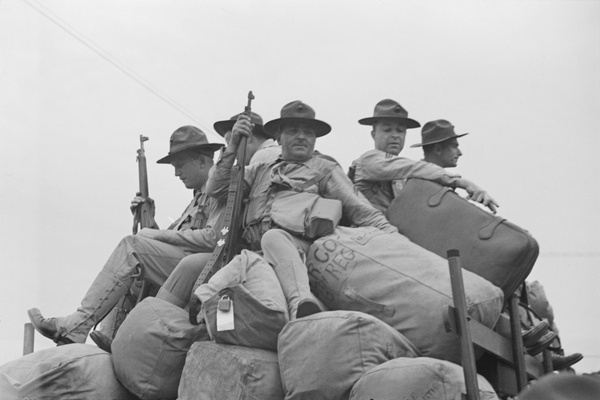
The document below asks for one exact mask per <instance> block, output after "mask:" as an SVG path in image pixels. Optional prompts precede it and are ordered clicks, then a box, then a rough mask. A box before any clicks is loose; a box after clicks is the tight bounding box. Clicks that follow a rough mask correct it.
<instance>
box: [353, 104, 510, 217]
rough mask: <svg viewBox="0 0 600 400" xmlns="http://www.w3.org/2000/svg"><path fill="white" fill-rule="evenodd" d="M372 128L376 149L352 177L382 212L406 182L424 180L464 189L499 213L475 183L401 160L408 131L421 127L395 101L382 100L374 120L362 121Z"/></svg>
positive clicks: (355, 168)
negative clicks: (417, 179)
mask: <svg viewBox="0 0 600 400" xmlns="http://www.w3.org/2000/svg"><path fill="white" fill-rule="evenodd" d="M358 122H359V123H360V124H361V125H371V126H372V127H373V129H372V130H371V136H372V137H373V141H374V142H375V149H373V150H369V151H367V152H366V153H364V154H363V155H361V156H360V157H359V158H358V159H357V160H354V161H353V162H352V166H351V167H350V172H349V176H350V178H351V179H352V181H353V182H354V185H355V186H356V188H357V189H358V190H360V191H361V192H362V194H364V195H365V197H366V198H367V199H368V200H369V201H370V202H371V203H372V204H373V206H375V208H377V209H378V210H380V211H382V212H384V213H385V212H386V210H387V209H388V207H389V206H390V204H391V202H392V200H393V199H394V197H395V196H396V195H397V194H398V191H400V190H402V187H403V185H404V183H405V182H406V179H408V178H421V179H427V180H431V181H434V182H437V183H439V184H441V185H444V186H449V187H452V188H457V187H458V188H462V189H464V190H466V191H467V193H469V198H470V199H471V200H473V201H476V202H478V203H481V204H483V205H484V206H487V207H489V208H490V210H492V212H495V211H496V207H498V203H496V201H495V200H494V199H493V198H492V197H491V196H490V195H489V194H488V193H487V192H486V191H485V190H483V189H481V188H480V187H479V186H477V185H476V184H474V183H473V182H471V181H469V180H467V179H464V178H462V177H460V175H456V174H450V173H448V172H447V171H445V170H444V169H443V168H441V167H439V166H437V165H434V164H431V163H428V162H425V161H413V160H410V159H408V158H403V157H399V156H398V154H400V152H401V151H402V149H403V148H404V140H405V138H406V130H407V129H411V128H417V127H419V126H420V124H419V123H418V122H417V121H415V120H414V119H411V118H408V112H407V111H406V110H405V109H404V108H402V106H401V105H400V104H399V103H398V102H397V101H394V100H391V99H385V100H381V101H380V102H379V103H377V104H376V105H375V111H374V113H373V116H372V117H368V118H363V119H361V120H359V121H358Z"/></svg>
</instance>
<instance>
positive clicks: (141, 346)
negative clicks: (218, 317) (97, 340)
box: [112, 297, 209, 400]
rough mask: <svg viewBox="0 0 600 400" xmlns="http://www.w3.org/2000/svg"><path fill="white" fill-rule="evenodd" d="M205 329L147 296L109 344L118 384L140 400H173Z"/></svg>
mask: <svg viewBox="0 0 600 400" xmlns="http://www.w3.org/2000/svg"><path fill="white" fill-rule="evenodd" d="M208 339H209V337H208V332H207V331H206V326H205V325H204V324H202V325H192V324H191V323H190V322H189V316H188V313H187V312H186V311H184V310H183V309H182V308H179V307H177V306H175V305H173V304H171V303H168V302H166V301H164V300H162V299H158V298H155V297H146V298H145V299H144V300H142V301H141V302H140V303H139V304H138V305H137V306H136V307H135V308H134V309H133V310H132V311H131V312H130V313H129V315H128V316H127V318H126V319H125V321H124V322H123V324H122V325H121V327H120V328H119V330H118V331H117V335H116V336H115V339H114V341H113V342H112V361H113V366H114V369H115V373H116V375H117V378H118V379H119V381H120V382H121V383H122V384H123V385H124V386H125V387H126V388H127V389H129V390H130V391H131V392H132V393H134V394H135V395H136V396H138V397H139V398H140V399H143V400H158V399H164V400H168V399H176V398H177V387H178V386H179V380H180V378H181V371H182V370H183V365H184V363H185V357H186V354H187V352H188V350H189V349H190V347H191V346H192V344H193V343H194V342H195V341H197V340H208Z"/></svg>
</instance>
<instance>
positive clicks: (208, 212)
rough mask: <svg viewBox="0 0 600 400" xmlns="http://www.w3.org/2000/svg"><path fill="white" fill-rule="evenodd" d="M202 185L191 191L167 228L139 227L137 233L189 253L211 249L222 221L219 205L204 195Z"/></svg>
mask: <svg viewBox="0 0 600 400" xmlns="http://www.w3.org/2000/svg"><path fill="white" fill-rule="evenodd" d="M205 189H206V185H205V186H203V187H202V190H196V191H194V198H193V199H192V201H191V202H190V204H189V205H188V206H187V207H186V209H185V210H184V211H183V214H181V216H180V217H179V218H178V219H177V220H176V221H175V222H173V223H172V224H171V226H169V228H167V229H143V230H141V231H140V234H141V235H142V236H144V237H148V238H151V239H155V240H158V241H161V242H163V243H169V244H172V245H174V246H178V247H181V248H182V249H184V250H186V251H189V252H193V253H206V252H211V251H212V250H213V249H214V248H215V246H216V245H217V234H216V232H217V231H218V230H220V229H221V224H222V223H223V218H222V214H223V209H224V207H223V206H222V205H219V203H218V202H217V201H216V200H215V199H213V198H211V197H209V196H208V194H207V193H206V190H205Z"/></svg>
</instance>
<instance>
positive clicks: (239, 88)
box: [0, 0, 600, 372]
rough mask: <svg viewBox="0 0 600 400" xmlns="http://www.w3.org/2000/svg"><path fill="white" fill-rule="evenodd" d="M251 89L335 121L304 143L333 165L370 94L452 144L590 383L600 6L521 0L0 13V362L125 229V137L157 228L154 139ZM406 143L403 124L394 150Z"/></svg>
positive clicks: (170, 202)
mask: <svg viewBox="0 0 600 400" xmlns="http://www.w3.org/2000/svg"><path fill="white" fill-rule="evenodd" d="M249 90H252V91H253V93H254V95H255V100H254V102H253V111H255V112H258V113H259V114H261V115H262V117H263V119H264V120H265V122H266V121H268V120H271V119H274V118H277V117H278V116H279V111H280V109H281V107H282V106H283V105H284V104H286V103H288V102H290V101H293V100H302V101H303V102H305V103H307V104H309V105H310V106H312V107H313V108H314V109H315V111H316V116H317V118H318V119H321V120H324V121H326V122H328V123H329V124H330V125H331V126H332V128H333V130H332V133H330V134H329V135H327V136H325V137H323V138H319V139H318V141H317V149H318V150H320V151H321V152H323V153H326V154H329V155H331V156H333V157H335V158H336V159H337V160H338V161H339V162H340V164H341V165H342V167H343V168H344V169H347V168H348V166H349V165H350V163H351V162H352V160H354V159H355V158H357V157H358V156H359V155H360V154H362V153H363V152H365V151H367V150H369V149H370V148H372V147H373V142H372V139H371V137H370V130H369V127H366V126H363V125H359V124H358V122H357V121H358V120H359V119H361V118H364V117H369V116H372V114H373V108H374V106H375V104H376V103H377V102H378V101H379V100H382V99H384V98H392V99H395V100H397V101H399V102H400V104H402V106H403V107H404V108H405V109H407V110H408V112H409V116H410V117H411V118H414V119H416V120H418V121H420V122H421V124H422V125H423V124H424V123H425V122H427V121H430V120H434V119H440V118H442V119H447V120H449V121H451V122H452V123H453V124H454V125H455V127H456V130H457V132H459V133H465V132H468V133H469V135H468V136H465V137H463V138H461V139H460V146H461V150H462V152H463V157H462V158H461V159H460V161H459V166H458V167H457V168H456V169H455V172H457V173H460V174H461V175H462V176H464V177H465V178H467V179H470V180H472V181H474V182H476V183H477V184H479V185H480V186H482V187H483V188H485V189H486V190H488V191H489V192H490V194H491V195H492V196H493V197H494V198H495V199H496V200H497V201H498V203H499V204H500V208H499V215H501V216H503V217H505V218H507V219H508V220H509V221H511V222H514V223H516V224H517V225H519V226H521V227H523V228H525V229H527V230H529V231H530V232H531V234H532V235H533V236H534V237H535V238H536V239H537V241H538V242H539V244H540V249H541V251H540V257H539V258H538V261H537V263H536V266H535V268H534V269H533V271H532V273H531V275H530V279H531V280H539V281H540V282H541V283H542V284H543V285H544V287H545V288H546V292H547V294H548V297H549V299H550V302H551V304H552V305H553V308H554V311H555V314H556V322H557V324H558V326H559V328H560V333H561V338H562V342H563V346H564V348H565V349H566V351H567V352H575V351H577V352H581V353H583V354H584V356H585V359H584V361H582V362H581V363H579V364H577V366H578V368H577V370H578V371H580V372H591V371H598V370H600V339H599V337H598V335H597V332H598V329H599V328H600V321H599V313H598V309H597V307H598V304H600V294H599V290H598V286H599V284H600V246H599V241H598V237H597V231H598V226H600V208H599V207H598V206H597V199H598V198H599V195H600V190H599V189H598V182H599V178H598V173H599V171H600V161H599V158H598V156H597V154H596V151H597V150H598V149H599V148H600V135H599V134H598V133H600V132H599V129H598V117H599V115H600V113H599V111H600V2H599V1H530V0H524V1H428V0H425V1H391V0H390V1H386V0H379V1H372V0H369V1H367V0H339V1H333V0H320V1H311V0H304V1H296V0H288V1H268V0H254V1H239V0H229V1H191V0H174V1H166V0H163V1H157V0H144V1H141V0H129V1H126V2H124V1H116V0H103V1H98V0H78V1H74V0H52V1H45V2H41V1H35V0H0V139H1V146H0V222H1V223H2V226H3V227H4V229H2V230H1V231H0V243H1V245H0V259H1V260H2V263H1V265H0V268H1V270H0V273H1V278H0V304H1V307H0V364H2V363H4V362H7V361H9V360H12V359H15V358H17V357H19V356H20V355H21V353H22V343H23V340H22V339H23V324H24V323H25V322H27V321H28V320H27V314H26V310H27V309H28V308H31V307H39V308H40V309H41V310H42V312H43V314H44V315H45V316H59V315H66V314H68V313H71V312H73V311H75V308H76V307H77V306H78V305H79V302H80V299H81V298H82V296H83V295H84V294H85V292H86V290H87V288H88V287H89V285H90V284H91V282H92V281H93V279H94V277H95V276H96V274H97V273H98V271H99V270H100V269H101V268H102V266H103V264H104V262H105V261H106V259H107V258H108V256H109V255H110V252H111V251H112V249H113V248H114V247H115V245H116V244H117V243H118V241H119V240H120V239H121V238H122V237H123V236H125V235H127V234H130V232H131V226H132V217H131V214H130V212H129V202H130V200H131V199H132V198H133V196H134V194H135V192H136V191H137V185H138V182H137V179H138V178H137V165H136V150H137V148H138V147H139V136H140V135H141V134H143V135H145V136H148V137H149V138H150V139H149V141H147V142H146V143H145V148H146V156H147V158H148V175H149V185H150V195H151V197H152V198H154V199H155V201H156V208H157V212H156V220H157V222H158V223H159V225H160V226H162V227H166V226H167V225H169V223H170V222H171V221H172V220H174V219H176V218H177V217H178V216H179V215H180V213H181V212H182V211H183V209H184V207H185V206H186V205H187V203H188V202H189V200H190V196H191V195H190V193H189V192H188V191H187V190H186V189H185V187H184V186H183V185H182V183H181V182H180V181H179V180H178V179H176V178H175V177H174V171H173V169H172V167H170V166H168V165H158V164H156V163H155V161H156V160H157V159H159V158H160V157H162V156H164V155H166V153H167V151H168V140H169V137H170V135H171V133H172V132H173V131H174V130H175V129H177V128H178V127H180V126H183V125H190V124H191V125H195V126H198V127H200V128H201V129H202V130H204V131H205V132H206V133H207V135H208V137H209V140H211V141H213V142H222V139H221V138H220V136H218V135H217V134H216V133H215V132H214V130H213V129H212V124H213V123H214V122H215V121H217V120H222V119H228V118H229V117H230V116H232V115H234V114H236V113H238V112H241V111H242V110H243V107H244V105H245V104H246V95H247V93H248V91H249ZM420 141H421V140H420V130H419V129H414V130H409V133H408V135H407V145H406V147H405V149H404V150H403V152H402V155H404V156H406V157H409V158H413V159H420V158H421V157H422V153H421V152H420V150H419V149H411V148H409V146H410V145H411V144H414V143H418V142H420ZM35 346H36V350H37V349H42V348H47V347H51V346H53V343H52V342H51V341H50V340H48V339H46V338H44V337H42V336H40V335H37V334H36V344H35Z"/></svg>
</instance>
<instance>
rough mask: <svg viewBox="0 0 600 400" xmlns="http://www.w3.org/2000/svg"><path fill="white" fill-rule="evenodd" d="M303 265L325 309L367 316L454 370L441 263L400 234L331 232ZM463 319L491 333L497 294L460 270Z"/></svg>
mask: <svg viewBox="0 0 600 400" xmlns="http://www.w3.org/2000/svg"><path fill="white" fill-rule="evenodd" d="M306 265H307V268H308V272H309V277H310V283H311V290H312V291H313V293H314V294H315V295H316V296H317V297H318V298H319V299H320V300H321V301H322V302H323V303H324V304H325V305H326V306H327V307H328V308H329V309H332V310H356V311H362V312H365V313H367V314H370V315H373V316H375V317H377V318H379V319H381V320H382V321H385V322H386V323H388V324H389V325H390V326H392V327H394V328H395V329H396V330H398V332H400V333H402V334H403V335H404V336H406V337H407V338H408V339H409V340H410V341H411V342H412V343H414V344H415V345H416V346H417V348H418V349H419V350H420V352H421V354H422V355H423V356H426V357H433V358H440V359H444V360H448V361H452V362H456V363H458V362H459V360H460V346H459V342H458V337H457V336H456V335H454V334H452V333H447V332H446V330H445V328H444V319H443V311H444V308H445V306H446V305H451V304H452V303H453V301H452V288H451V284H450V273H449V268H448V263H447V261H446V260H444V259H443V258H441V257H439V256H437V255H435V254H433V253H431V252H429V251H427V250H425V249H423V248H421V247H419V246H417V245H416V244H414V243H412V242H411V241H409V240H408V239H407V238H406V237H404V236H402V235H400V234H388V233H384V232H382V231H380V230H378V229H376V228H347V227H338V228H337V229H336V231H335V233H334V234H332V235H330V236H326V237H323V238H321V239H319V240H317V241H315V242H314V243H313V245H312V247H311V248H310V251H309V254H308V257H307V261H306ZM463 277H464V284H465V295H466V299H467V309H468V312H469V315H470V316H471V317H472V318H474V319H475V320H477V321H479V322H481V323H482V324H484V325H486V326H488V327H490V328H491V327H493V326H494V325H495V324H496V322H497V320H498V317H499V316H500V311H501V308H502V303H503V294H502V291H501V290H500V289H499V288H497V287H495V286H494V285H492V284H491V283H490V282H488V281H486V280H485V279H483V278H481V277H479V276H477V275H475V274H474V273H472V272H469V271H467V270H463Z"/></svg>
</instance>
